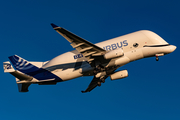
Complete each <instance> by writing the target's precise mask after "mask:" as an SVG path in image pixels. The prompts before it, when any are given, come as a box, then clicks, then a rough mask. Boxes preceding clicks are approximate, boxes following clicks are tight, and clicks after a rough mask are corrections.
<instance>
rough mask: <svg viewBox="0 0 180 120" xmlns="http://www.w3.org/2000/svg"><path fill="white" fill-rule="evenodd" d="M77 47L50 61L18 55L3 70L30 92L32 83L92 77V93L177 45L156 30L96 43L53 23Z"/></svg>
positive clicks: (53, 83)
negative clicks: (135, 63) (139, 62)
mask: <svg viewBox="0 0 180 120" xmlns="http://www.w3.org/2000/svg"><path fill="white" fill-rule="evenodd" d="M51 26H52V27H53V29H54V30H56V31H57V32H58V33H59V34H60V35H62V36H63V37H64V38H65V39H66V40H67V41H68V42H69V43H70V45H71V46H72V47H73V48H74V49H75V50H73V51H70V52H66V53H64V54H61V55H59V56H57V57H55V58H53V59H52V60H50V61H46V62H30V61H27V60H25V59H23V58H21V57H19V56H18V55H12V56H10V57H9V60H10V61H6V62H3V66H4V72H5V73H7V72H8V73H10V74H12V75H13V76H14V77H15V78H16V83H17V84H18V89H19V92H28V91H29V90H28V87H29V86H30V85H31V84H39V85H55V84H57V83H58V82H63V81H68V80H71V79H74V78H78V77H82V76H93V79H92V81H91V82H90V84H89V86H88V87H87V89H86V90H85V91H81V92H82V93H86V92H90V91H91V90H93V89H94V88H96V87H97V86H101V83H104V82H105V79H106V78H108V77H110V79H111V80H117V79H123V78H126V77H128V71H127V70H120V71H118V70H117V69H118V68H119V67H121V66H123V65H125V64H128V63H130V62H133V61H135V60H139V59H143V58H148V57H155V58H156V61H158V60H159V57H160V56H164V55H166V54H169V53H171V52H173V51H174V50H175V49H176V46H174V45H170V44H169V43H167V42H166V41H165V40H164V39H163V38H161V37H160V36H159V35H157V34H156V33H154V32H152V31H149V30H140V31H137V32H133V33H130V34H127V35H123V36H120V37H117V38H113V39H110V40H106V41H103V42H100V43H97V44H93V43H91V42H89V41H87V40H85V39H83V38H81V37H79V36H77V35H75V34H73V33H71V32H69V31H68V30H66V29H64V28H62V27H59V26H57V25H55V24H53V23H52V24H51Z"/></svg>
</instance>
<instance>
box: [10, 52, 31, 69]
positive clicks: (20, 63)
mask: <svg viewBox="0 0 180 120" xmlns="http://www.w3.org/2000/svg"><path fill="white" fill-rule="evenodd" d="M11 60H12V61H11V62H12V63H13V64H14V67H15V68H16V69H19V70H28V69H31V68H33V65H32V64H30V63H28V62H27V61H26V60H24V59H22V58H20V57H18V56H16V55H14V56H12V58H11Z"/></svg>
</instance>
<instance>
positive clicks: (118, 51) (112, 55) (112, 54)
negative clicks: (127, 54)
mask: <svg viewBox="0 0 180 120" xmlns="http://www.w3.org/2000/svg"><path fill="white" fill-rule="evenodd" d="M123 55H124V52H123V50H122V49H116V50H112V51H109V52H108V53H106V54H105V55H104V58H105V59H112V58H116V57H121V56H123Z"/></svg>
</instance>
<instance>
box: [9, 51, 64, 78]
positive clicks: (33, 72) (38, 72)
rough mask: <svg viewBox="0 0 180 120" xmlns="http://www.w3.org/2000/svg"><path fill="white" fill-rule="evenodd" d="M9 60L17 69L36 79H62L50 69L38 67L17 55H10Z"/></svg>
mask: <svg viewBox="0 0 180 120" xmlns="http://www.w3.org/2000/svg"><path fill="white" fill-rule="evenodd" d="M9 60H10V61H11V63H12V64H13V66H14V67H15V68H16V69H17V70H19V71H21V72H22V73H25V74H27V75H29V76H33V77H34V78H36V79H38V80H48V79H54V81H62V80H61V79H60V78H59V77H58V76H56V75H55V74H53V73H51V72H50V71H48V70H45V69H43V68H38V67H36V66H35V65H33V64H31V63H29V62H28V61H26V60H25V59H23V58H21V57H19V56H17V55H13V56H10V57H9Z"/></svg>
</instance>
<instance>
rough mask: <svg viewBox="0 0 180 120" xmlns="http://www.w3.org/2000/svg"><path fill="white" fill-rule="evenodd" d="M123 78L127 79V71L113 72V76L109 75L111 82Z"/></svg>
mask: <svg viewBox="0 0 180 120" xmlns="http://www.w3.org/2000/svg"><path fill="white" fill-rule="evenodd" d="M125 77H128V72H127V70H122V71H118V72H115V73H114V74H112V75H110V78H111V80H117V79H122V78H125Z"/></svg>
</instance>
